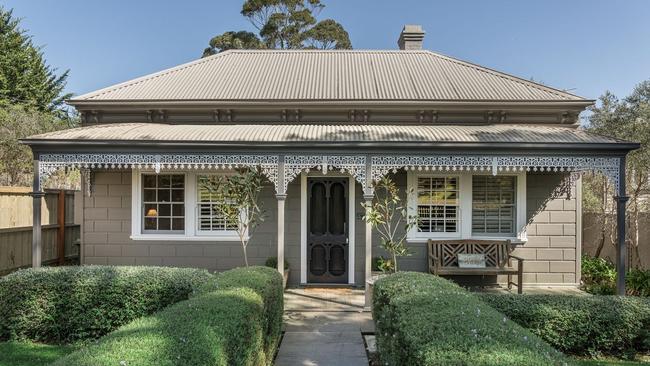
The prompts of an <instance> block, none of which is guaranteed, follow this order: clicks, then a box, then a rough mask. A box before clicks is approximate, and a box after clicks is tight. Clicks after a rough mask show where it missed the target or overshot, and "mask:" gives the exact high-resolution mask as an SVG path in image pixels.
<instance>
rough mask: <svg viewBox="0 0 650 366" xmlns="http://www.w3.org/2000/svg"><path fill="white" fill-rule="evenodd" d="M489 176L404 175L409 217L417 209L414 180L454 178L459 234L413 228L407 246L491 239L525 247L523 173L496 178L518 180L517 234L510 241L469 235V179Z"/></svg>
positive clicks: (470, 182) (478, 173)
mask: <svg viewBox="0 0 650 366" xmlns="http://www.w3.org/2000/svg"><path fill="white" fill-rule="evenodd" d="M487 174H491V173H490V172H466V171H463V172H458V171H456V172H451V171H450V172H435V173H434V172H425V173H421V172H419V171H411V170H409V171H408V172H407V178H406V181H407V191H409V190H411V189H413V191H414V194H413V195H412V196H411V197H409V198H407V200H408V212H409V215H415V214H416V207H417V191H416V190H417V184H416V183H417V177H434V176H445V177H446V176H455V177H459V183H458V189H459V197H458V198H459V199H460V205H459V211H460V214H459V220H460V225H459V227H460V230H459V231H458V232H456V233H420V232H417V227H413V228H412V229H411V232H410V233H409V235H408V237H407V239H406V241H407V242H408V243H425V242H427V240H429V239H443V238H444V239H450V238H453V239H492V240H511V241H512V242H513V243H525V242H526V241H528V238H527V235H526V226H527V225H526V172H503V173H501V172H500V173H499V175H504V176H515V177H517V193H516V195H517V196H516V212H517V213H516V215H517V218H516V225H517V226H516V228H517V233H516V235H515V236H512V237H507V236H506V237H497V236H486V235H472V176H474V175H487Z"/></svg>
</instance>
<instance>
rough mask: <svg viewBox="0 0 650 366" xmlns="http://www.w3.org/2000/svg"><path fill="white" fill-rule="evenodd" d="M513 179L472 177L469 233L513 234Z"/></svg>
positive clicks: (504, 177) (488, 176) (514, 218)
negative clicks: (470, 231)
mask: <svg viewBox="0 0 650 366" xmlns="http://www.w3.org/2000/svg"><path fill="white" fill-rule="evenodd" d="M516 187H517V184H516V177H513V176H491V175H475V176H473V177H472V233H473V234H477V235H513V234H514V233H515V222H516V221H515V220H516V217H517V215H516V202H515V197H516Z"/></svg>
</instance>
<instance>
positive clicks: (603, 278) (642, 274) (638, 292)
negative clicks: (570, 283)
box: [582, 256, 650, 297]
mask: <svg viewBox="0 0 650 366" xmlns="http://www.w3.org/2000/svg"><path fill="white" fill-rule="evenodd" d="M625 286H626V288H627V291H626V292H627V294H628V295H633V296H646V297H647V296H650V269H648V270H642V269H631V270H630V271H628V272H627V274H626V277H625ZM582 289H583V290H585V291H586V292H588V293H590V294H594V295H614V294H615V293H616V266H614V264H612V263H610V262H608V261H607V260H605V259H603V258H593V257H589V256H583V257H582Z"/></svg>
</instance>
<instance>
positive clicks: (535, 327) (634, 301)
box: [480, 294, 650, 356]
mask: <svg viewBox="0 0 650 366" xmlns="http://www.w3.org/2000/svg"><path fill="white" fill-rule="evenodd" d="M480 297H481V299H482V300H483V301H485V302H486V303H487V304H489V305H491V306H492V307H494V308H496V309H498V310H500V311H502V312H503V313H505V314H506V315H507V316H508V317H509V318H510V319H512V320H513V321H515V322H517V323H518V324H520V325H522V326H523V327H525V328H527V329H529V330H531V331H532V332H533V333H535V334H537V335H538V336H540V337H541V338H542V339H544V340H545V341H547V342H548V343H550V344H551V345H552V346H554V347H556V348H557V349H559V350H562V351H564V352H567V353H572V354H577V355H591V356H595V355H600V354H622V353H624V352H626V351H628V350H637V351H644V350H648V349H649V348H648V344H647V341H648V340H650V338H647V337H648V336H649V335H648V333H647V332H648V329H650V300H648V299H643V298H635V297H619V296H575V295H511V294H481V295H480Z"/></svg>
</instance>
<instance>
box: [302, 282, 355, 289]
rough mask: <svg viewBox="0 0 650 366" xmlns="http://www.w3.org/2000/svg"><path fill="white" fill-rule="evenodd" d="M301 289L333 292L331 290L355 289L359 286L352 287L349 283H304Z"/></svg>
mask: <svg viewBox="0 0 650 366" xmlns="http://www.w3.org/2000/svg"><path fill="white" fill-rule="evenodd" d="M299 288H304V289H308V290H318V289H324V290H331V289H349V290H352V289H355V288H357V286H355V285H350V284H349V283H303V284H301V285H300V287H299Z"/></svg>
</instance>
